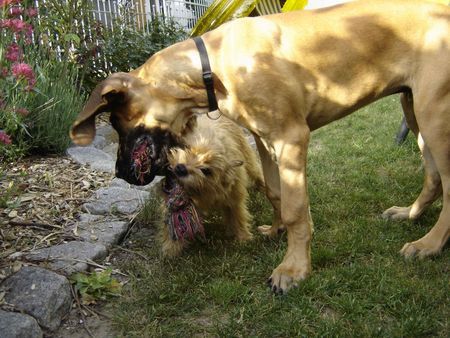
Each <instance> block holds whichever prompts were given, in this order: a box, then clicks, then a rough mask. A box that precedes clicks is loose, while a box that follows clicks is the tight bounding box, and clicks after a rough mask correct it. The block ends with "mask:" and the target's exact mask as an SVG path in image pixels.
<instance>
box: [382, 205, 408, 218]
mask: <svg viewBox="0 0 450 338" xmlns="http://www.w3.org/2000/svg"><path fill="white" fill-rule="evenodd" d="M410 214H411V207H395V206H394V207H392V208H389V209H387V210H385V211H384V212H383V214H382V215H381V216H382V217H383V218H385V219H393V220H403V219H411V218H412V217H411V215H410Z"/></svg>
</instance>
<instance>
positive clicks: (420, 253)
mask: <svg viewBox="0 0 450 338" xmlns="http://www.w3.org/2000/svg"><path fill="white" fill-rule="evenodd" d="M440 251H441V248H440V247H435V246H433V245H428V244H426V243H425V241H424V240H423V239H419V240H418V241H415V242H411V243H406V244H405V245H404V246H403V248H402V249H401V250H400V254H401V255H403V256H404V257H405V258H413V257H415V256H417V257H419V258H425V257H429V256H434V255H437V254H439V252H440Z"/></svg>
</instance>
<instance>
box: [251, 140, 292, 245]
mask: <svg viewBox="0 0 450 338" xmlns="http://www.w3.org/2000/svg"><path fill="white" fill-rule="evenodd" d="M253 136H254V138H255V143H256V147H257V148H258V153H259V156H260V158H261V165H262V168H263V174H264V181H265V184H266V196H267V198H268V199H269V201H270V203H271V204H272V207H273V217H272V225H261V226H259V227H258V231H259V232H261V233H262V234H263V235H266V236H270V237H273V236H276V235H277V234H278V233H280V232H281V231H283V230H285V228H284V227H283V225H282V223H281V189H280V173H279V170H278V164H277V163H276V162H275V161H274V160H273V159H272V156H271V155H270V153H269V151H268V150H267V148H266V146H265V145H264V144H263V142H262V141H261V139H260V138H259V137H258V136H256V135H253Z"/></svg>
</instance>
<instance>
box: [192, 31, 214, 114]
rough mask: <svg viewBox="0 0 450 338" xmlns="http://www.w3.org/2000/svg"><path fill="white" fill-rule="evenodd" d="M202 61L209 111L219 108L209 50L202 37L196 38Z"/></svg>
mask: <svg viewBox="0 0 450 338" xmlns="http://www.w3.org/2000/svg"><path fill="white" fill-rule="evenodd" d="M194 42H195V45H196V46H197V49H198V52H199V54H200V60H201V62H202V72H203V83H204V84H205V87H206V95H207V96H208V105H209V112H212V111H215V110H217V109H219V106H218V104H217V99H216V94H215V93H214V79H213V77H212V71H211V66H210V64H209V58H208V52H207V51H206V46H205V44H204V42H203V40H202V38H201V37H199V36H196V37H195V38H194Z"/></svg>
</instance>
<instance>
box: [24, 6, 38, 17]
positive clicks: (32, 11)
mask: <svg viewBox="0 0 450 338" xmlns="http://www.w3.org/2000/svg"><path fill="white" fill-rule="evenodd" d="M25 14H26V15H28V16H29V17H30V18H34V17H35V16H37V15H38V10H37V9H36V8H34V7H30V8H28V9H26V10H25Z"/></svg>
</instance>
